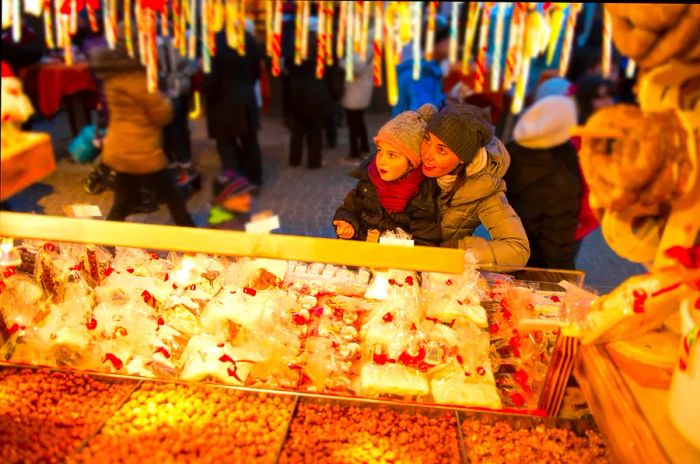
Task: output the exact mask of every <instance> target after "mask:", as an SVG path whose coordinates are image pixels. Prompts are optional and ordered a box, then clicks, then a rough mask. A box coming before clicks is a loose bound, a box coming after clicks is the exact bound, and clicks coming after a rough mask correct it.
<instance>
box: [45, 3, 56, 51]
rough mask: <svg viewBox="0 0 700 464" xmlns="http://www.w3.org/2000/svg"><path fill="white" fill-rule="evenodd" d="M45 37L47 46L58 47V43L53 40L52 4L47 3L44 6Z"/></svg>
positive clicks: (50, 48) (50, 47)
mask: <svg viewBox="0 0 700 464" xmlns="http://www.w3.org/2000/svg"><path fill="white" fill-rule="evenodd" d="M43 16H44V37H45V40H46V47H47V48H48V49H49V50H53V49H54V48H56V44H55V42H54V40H53V21H52V19H51V6H50V4H49V3H47V4H46V5H45V7H44V14H43Z"/></svg>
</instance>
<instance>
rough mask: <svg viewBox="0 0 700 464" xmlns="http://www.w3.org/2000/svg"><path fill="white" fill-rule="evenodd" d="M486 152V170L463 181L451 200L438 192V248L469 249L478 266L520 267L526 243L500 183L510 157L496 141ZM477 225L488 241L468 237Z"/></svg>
mask: <svg viewBox="0 0 700 464" xmlns="http://www.w3.org/2000/svg"><path fill="white" fill-rule="evenodd" d="M486 151H487V154H488V161H487V163H486V166H485V167H484V168H483V169H482V170H481V171H479V172H478V173H476V174H473V175H471V176H469V177H467V180H466V182H465V183H464V184H463V185H462V186H461V187H459V189H458V190H457V191H456V192H455V194H454V196H453V197H452V199H451V200H450V198H449V194H450V192H449V191H441V192H440V196H439V198H438V204H439V207H440V214H441V216H442V221H441V222H442V239H443V243H442V246H445V247H453V248H462V249H473V250H475V251H476V252H477V253H478V255H479V260H480V261H481V262H482V263H490V264H500V265H512V266H524V265H525V264H526V263H527V260H528V259H529V257H530V243H529V242H528V239H527V235H526V234H525V229H524V228H523V224H522V222H521V221H520V218H519V217H518V215H517V214H516V213H515V211H514V210H513V208H512V207H511V206H510V204H508V200H507V199H506V195H505V193H504V192H505V190H506V185H505V182H504V181H503V179H502V177H503V176H504V175H505V173H506V171H507V170H508V166H509V165H510V155H509V154H508V151H507V150H506V148H505V147H504V146H503V144H502V143H501V141H500V140H498V139H497V138H496V137H494V138H493V139H492V140H491V142H489V144H488V145H487V146H486ZM479 224H483V225H484V227H485V228H486V230H487V231H488V232H489V234H490V235H491V240H486V239H484V238H482V237H473V236H472V234H473V233H474V229H476V228H477V227H478V226H479Z"/></svg>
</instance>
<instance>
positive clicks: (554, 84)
mask: <svg viewBox="0 0 700 464" xmlns="http://www.w3.org/2000/svg"><path fill="white" fill-rule="evenodd" d="M571 86H572V84H571V82H570V81H569V80H567V79H564V78H563V77H552V78H550V79H547V80H546V81H544V82H542V83H541V84H540V85H539V87H537V90H536V91H535V101H536V102H537V101H540V100H542V99H543V98H545V97H549V96H551V95H570V90H571Z"/></svg>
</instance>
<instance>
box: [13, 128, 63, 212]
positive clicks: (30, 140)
mask: <svg viewBox="0 0 700 464" xmlns="http://www.w3.org/2000/svg"><path fill="white" fill-rule="evenodd" d="M0 164H1V168H2V170H1V171H0V176H1V177H0V200H5V199H7V198H10V197H11V196H12V195H14V194H15V193H17V192H19V191H20V190H22V189H24V188H26V187H28V186H30V185H31V184H33V183H34V182H37V181H39V180H41V179H43V178H44V177H46V176H48V175H49V174H51V173H52V172H53V171H54V169H56V159H55V158H54V154H53V146H52V145H51V137H50V136H49V135H48V134H45V133H42V132H28V133H23V134H22V139H21V140H20V141H19V142H18V143H17V144H15V145H12V146H10V147H7V148H3V149H2V156H0Z"/></svg>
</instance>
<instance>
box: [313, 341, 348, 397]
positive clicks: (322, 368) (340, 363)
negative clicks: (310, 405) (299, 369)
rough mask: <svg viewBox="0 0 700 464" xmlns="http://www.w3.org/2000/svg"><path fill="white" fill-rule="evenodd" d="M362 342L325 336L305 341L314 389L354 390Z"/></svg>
mask: <svg viewBox="0 0 700 464" xmlns="http://www.w3.org/2000/svg"><path fill="white" fill-rule="evenodd" d="M359 351H360V345H359V343H352V342H351V343H342V344H341V345H338V344H337V343H336V342H335V341H334V340H332V339H330V338H324V337H310V338H309V339H307V340H306V344H305V354H306V356H305V363H304V371H303V372H304V374H305V375H306V376H307V377H308V379H309V381H310V383H311V385H310V386H308V387H307V389H308V390H314V391H321V392H322V391H325V390H330V391H350V392H352V390H353V382H354V379H355V377H356V365H357V361H358V360H359Z"/></svg>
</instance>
